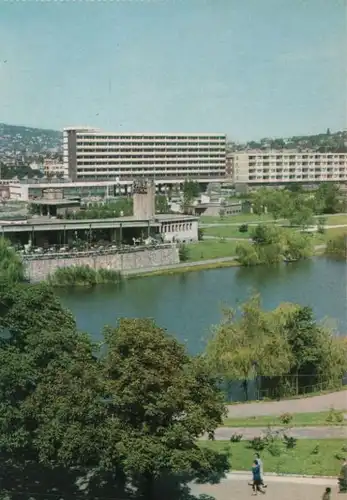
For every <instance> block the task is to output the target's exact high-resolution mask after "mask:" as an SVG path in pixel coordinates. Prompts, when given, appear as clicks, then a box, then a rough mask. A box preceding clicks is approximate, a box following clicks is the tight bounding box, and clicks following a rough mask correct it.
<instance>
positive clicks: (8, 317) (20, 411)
mask: <svg viewBox="0 0 347 500" xmlns="http://www.w3.org/2000/svg"><path fill="white" fill-rule="evenodd" d="M0 303H1V309H0V328H1V334H2V340H1V344H0V401H1V402H0V409H1V416H2V418H1V419H0V456H1V458H2V470H1V474H2V476H3V479H2V483H1V488H2V493H3V494H4V492H6V493H7V494H8V495H9V497H12V496H13V495H16V494H17V492H18V491H24V492H30V493H31V496H32V497H33V498H35V496H36V494H38V493H40V494H41V495H43V496H44V497H45V496H46V495H48V496H49V495H53V497H54V498H57V499H58V498H68V497H70V496H71V497H72V496H74V495H76V491H77V490H78V494H79V495H80V496H81V495H82V496H85V497H86V498H98V496H100V497H104V498H107V497H110V498H115V497H116V496H117V495H116V493H115V492H117V491H118V492H121V493H119V496H121V497H122V498H125V497H126V496H127V495H130V496H132V497H133V496H134V495H135V493H136V492H137V493H136V495H137V496H136V495H135V496H136V497H139V496H141V498H146V499H151V498H155V494H156V487H157V485H158V484H159V483H160V480H161V479H162V478H163V477H176V476H177V477H178V476H183V477H182V478H181V479H180V480H179V481H178V480H177V482H178V483H179V484H180V485H181V486H182V485H184V483H185V481H186V480H188V479H192V478H196V479H201V480H211V478H212V476H215V475H217V476H219V475H222V474H223V473H224V472H225V471H226V470H227V469H228V462H227V457H226V456H224V455H223V454H220V453H217V452H214V451H210V450H206V449H205V448H200V447H199V446H198V445H197V442H196V440H197V438H198V437H199V436H200V435H201V434H203V433H207V434H208V435H209V436H210V437H212V436H213V432H214V429H215V428H216V427H217V426H218V425H219V424H220V423H221V421H222V416H223V413H224V405H223V397H222V395H221V393H220V392H219V390H218V389H217V379H216V378H215V377H214V376H213V375H212V374H211V371H210V368H208V366H207V365H206V363H205V361H204V360H203V359H202V358H191V357H190V356H188V355H187V354H186V352H185V350H184V348H183V346H181V345H180V344H179V343H178V342H177V341H176V340H175V339H174V338H173V337H171V336H170V335H168V334H167V333H166V332H165V331H164V330H162V329H161V328H159V327H157V326H156V325H155V323H154V322H153V321H152V320H147V319H143V320H141V319H123V320H121V321H120V322H119V324H118V326H117V327H116V328H110V327H108V328H106V329H105V332H104V338H105V343H104V344H102V345H93V344H92V343H91V341H90V339H89V337H88V336H86V335H84V334H82V333H80V332H79V331H78V330H77V329H76V325H75V322H74V320H73V318H72V316H71V314H70V313H69V312H68V311H66V310H65V309H63V308H62V306H61V305H60V303H59V301H58V299H57V298H56V297H55V296H54V295H53V293H52V291H51V289H50V288H49V287H48V286H47V285H37V286H29V285H18V284H17V285H13V284H12V283H11V284H8V283H6V282H4V281H3V282H2V286H1V290H0ZM78 477H79V478H80V479H79V481H81V478H82V479H83V481H84V483H85V488H84V489H83V491H82V492H81V491H80V490H79V489H78V487H77V486H76V480H77V478H78ZM14 478H15V479H14ZM129 488H130V490H131V491H132V493H131V491H130V490H129ZM111 491H112V493H111ZM134 491H135V493H134Z"/></svg>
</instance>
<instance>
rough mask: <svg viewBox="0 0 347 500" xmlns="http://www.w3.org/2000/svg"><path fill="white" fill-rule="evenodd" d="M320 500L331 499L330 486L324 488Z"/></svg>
mask: <svg viewBox="0 0 347 500" xmlns="http://www.w3.org/2000/svg"><path fill="white" fill-rule="evenodd" d="M322 500H331V488H326V489H325V492H324V493H323V496H322Z"/></svg>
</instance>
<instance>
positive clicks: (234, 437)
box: [230, 434, 242, 443]
mask: <svg viewBox="0 0 347 500" xmlns="http://www.w3.org/2000/svg"><path fill="white" fill-rule="evenodd" d="M241 440H242V434H233V435H232V436H231V438H230V442H231V443H239V442H240V441H241Z"/></svg>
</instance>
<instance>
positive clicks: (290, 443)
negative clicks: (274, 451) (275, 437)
mask: <svg viewBox="0 0 347 500" xmlns="http://www.w3.org/2000/svg"><path fill="white" fill-rule="evenodd" d="M297 441H298V440H297V439H296V438H294V437H292V436H287V435H286V434H285V435H284V436H283V442H284V444H285V447H286V448H287V450H292V449H293V448H295V447H296V443H297Z"/></svg>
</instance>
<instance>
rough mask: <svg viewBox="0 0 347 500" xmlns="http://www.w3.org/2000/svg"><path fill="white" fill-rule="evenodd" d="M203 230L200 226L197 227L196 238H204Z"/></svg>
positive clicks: (200, 239)
mask: <svg viewBox="0 0 347 500" xmlns="http://www.w3.org/2000/svg"><path fill="white" fill-rule="evenodd" d="M204 234H205V230H204V229H202V227H199V228H198V240H199V241H202V240H203V239H204Z"/></svg>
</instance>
